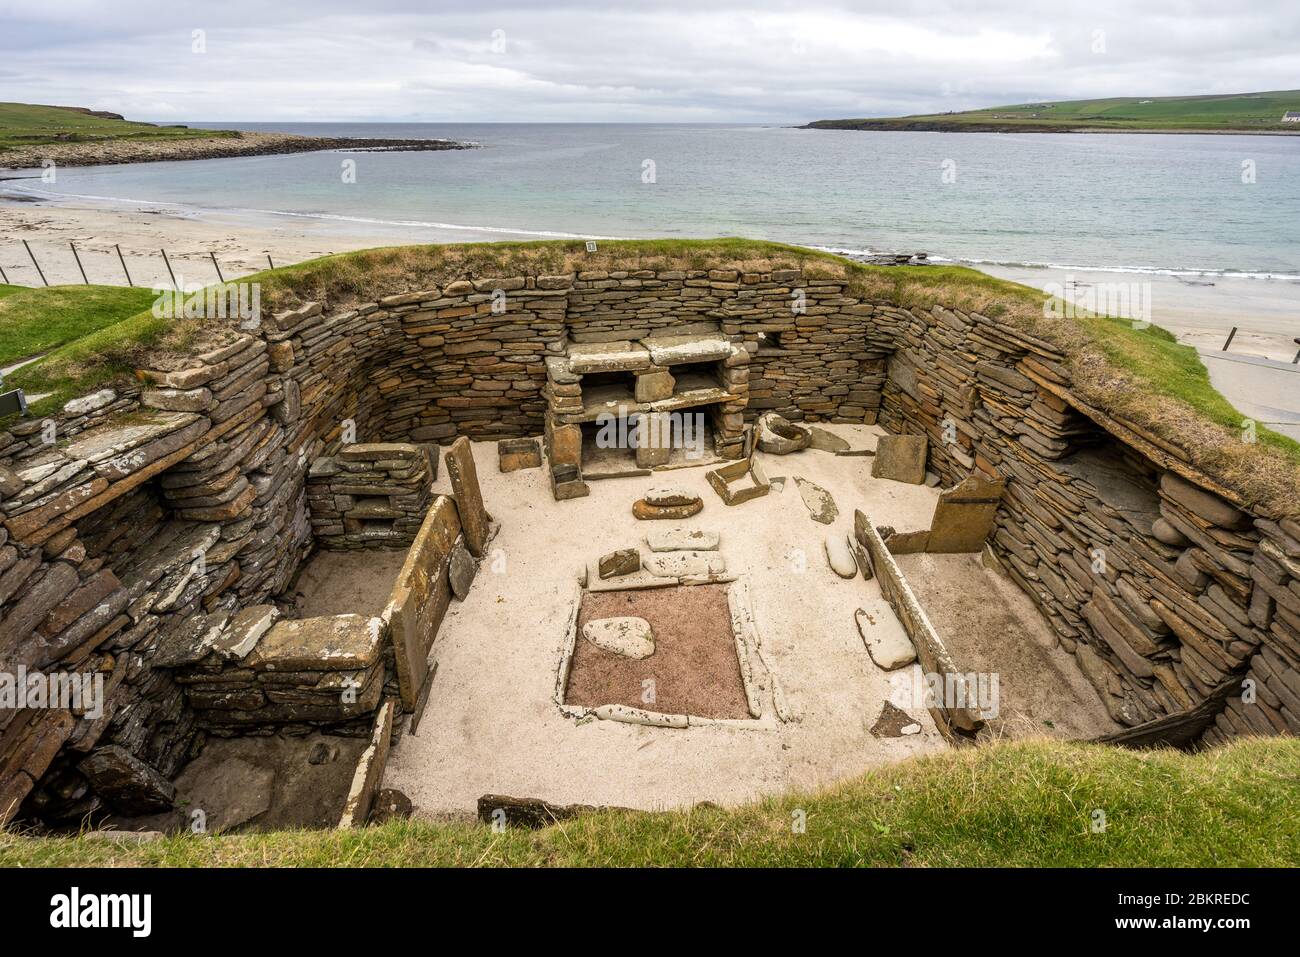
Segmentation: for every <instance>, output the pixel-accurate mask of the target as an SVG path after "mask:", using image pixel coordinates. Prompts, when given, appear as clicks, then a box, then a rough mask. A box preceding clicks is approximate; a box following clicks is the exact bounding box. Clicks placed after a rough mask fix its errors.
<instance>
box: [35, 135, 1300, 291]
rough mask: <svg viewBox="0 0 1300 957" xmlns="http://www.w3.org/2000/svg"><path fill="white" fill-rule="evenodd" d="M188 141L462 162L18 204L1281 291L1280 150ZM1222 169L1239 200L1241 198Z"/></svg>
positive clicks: (1291, 157)
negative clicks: (999, 267)
mask: <svg viewBox="0 0 1300 957" xmlns="http://www.w3.org/2000/svg"><path fill="white" fill-rule="evenodd" d="M203 125H212V126H227V127H229V126H236V127H238V128H241V129H274V130H282V131H286V132H294V133H319V134H329V135H350V136H407V137H409V136H414V137H437V138H450V139H458V140H472V141H474V142H477V143H479V144H481V148H480V149H475V150H470V151H456V152H437V153H352V154H341V153H311V154H299V155H294V156H267V157H248V158H241V159H229V160H208V161H205V162H181V163H150V164H140V165H135V166H117V167H99V168H92V169H65V170H60V171H59V176H58V183H57V185H56V186H54V187H44V186H41V187H40V188H42V189H53V190H54V191H56V192H60V193H69V194H75V195H80V196H97V197H110V198H116V199H123V200H132V201H147V202H171V203H178V204H183V205H189V206H196V207H205V208H216V209H231V208H233V209H242V210H250V211H256V212H255V213H252V215H257V216H265V217H283V216H310V217H319V218H322V219H326V220H335V221H339V222H340V223H341V224H342V223H348V222H352V221H360V222H370V223H376V222H378V223H384V222H391V223H400V224H404V225H406V226H408V227H410V226H414V227H416V228H417V229H427V230H428V234H429V239H430V241H449V240H456V239H463V240H473V239H516V238H530V237H533V238H542V237H548V236H581V237H651V236H653V237H703V236H721V235H741V236H749V237H754V238H759V239H771V240H779V241H784V242H791V243H800V244H804V245H812V246H818V247H823V248H828V249H835V250H841V251H854V252H866V251H871V252H916V251H924V252H927V253H929V254H930V255H931V257H932V258H936V259H946V260H956V261H964V262H976V263H1007V264H1019V263H1025V264H1045V265H1057V266H1066V267H1070V268H1089V267H1095V268H1106V269H1137V270H1154V271H1171V272H1179V271H1206V272H1213V273H1220V272H1229V273H1233V272H1235V273H1244V274H1272V275H1285V276H1289V277H1291V276H1300V137H1265V136H1160V135H1145V134H1076V135H1041V134H1040V135H1034V134H1023V135H1017V134H981V133H962V134H951V133H949V134H944V133H867V132H832V131H817V130H793V129H782V128H772V127H752V126H709V125H585V124H537V125H530V124H500V125H498V124H341V123H339V124H335V123H327V124H318V123H312V124H239V123H225V124H203ZM345 159H354V160H355V161H356V182H355V183H350V184H349V183H344V182H343V181H342V176H341V163H342V162H343V160H345ZM647 160H649V161H653V164H654V167H653V173H654V177H653V178H654V182H651V183H647V182H644V181H643V179H644V178H646V176H645V171H646V169H647V167H646V165H645V164H646V161H647ZM1243 162H1248V163H1252V164H1253V167H1254V171H1255V182H1253V183H1243V182H1242V178H1243ZM945 170H947V171H948V173H949V176H948V178H949V179H952V180H953V181H952V182H945V181H944V180H945V176H944V174H945ZM953 173H955V177H954V176H953V175H952V174H953ZM22 185H24V186H28V185H29V184H27V183H24V184H22ZM30 185H31V186H33V187H35V186H39V184H34V183H33V184H30Z"/></svg>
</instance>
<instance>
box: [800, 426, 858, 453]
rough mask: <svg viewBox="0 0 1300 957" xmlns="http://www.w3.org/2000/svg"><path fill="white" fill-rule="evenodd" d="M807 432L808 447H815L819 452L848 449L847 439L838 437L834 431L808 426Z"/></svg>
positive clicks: (844, 450)
mask: <svg viewBox="0 0 1300 957" xmlns="http://www.w3.org/2000/svg"><path fill="white" fill-rule="evenodd" d="M808 434H809V439H808V448H810V449H817V450H818V451H821V452H847V451H848V450H849V443H848V440H847V439H842V438H840V437H839V436H838V435H836V434H835V433H834V432H828V431H827V430H826V429H819V428H817V427H816V426H810V427H809V429H808Z"/></svg>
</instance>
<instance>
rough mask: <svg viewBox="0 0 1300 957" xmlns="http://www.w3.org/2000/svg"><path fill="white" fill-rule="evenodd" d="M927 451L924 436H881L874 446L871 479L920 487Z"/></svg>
mask: <svg viewBox="0 0 1300 957" xmlns="http://www.w3.org/2000/svg"><path fill="white" fill-rule="evenodd" d="M928 451H929V442H928V441H927V440H926V437H925V436H924V435H882V436H881V437H880V441H879V442H877V444H876V457H875V458H874V459H872V460H871V477H872V478H882V479H893V480H894V481H895V482H906V483H907V484H908V485H920V484H921V483H922V482H924V481H925V456H926V453H927V452H928Z"/></svg>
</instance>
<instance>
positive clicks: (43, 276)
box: [23, 239, 50, 286]
mask: <svg viewBox="0 0 1300 957" xmlns="http://www.w3.org/2000/svg"><path fill="white" fill-rule="evenodd" d="M23 245H24V246H27V240H25V239H24V240H23ZM27 255H28V256H31V257H32V265H33V266H35V267H36V272H37V273H38V274H39V275H40V277H41V282H43V283H45V285H47V286H48V285H49V284H50V281H49V280H48V279H46V278H45V270H43V269H42V268H41V264H40V263H38V262H37V261H36V254H35V253H34V252H32V247H31V246H27Z"/></svg>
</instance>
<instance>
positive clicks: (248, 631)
mask: <svg viewBox="0 0 1300 957" xmlns="http://www.w3.org/2000/svg"><path fill="white" fill-rule="evenodd" d="M279 617H280V609H278V608H276V607H275V606H274V605H250V606H249V607H247V608H244V609H242V610H241V611H240V612H239V613H238V614H236V615H235V617H234V618H232V619H230V623H229V624H228V625H227V626H226V628H225V630H224V631H223V632H222V633H221V635H220V637H218V638H216V639H215V640H214V641H213V642H212V645H211V647H212V650H213V651H215V652H216V653H217V654H218V655H220V656H221V657H222V658H226V659H228V660H238V659H241V658H245V657H247V656H248V653H249V652H250V651H252V650H253V649H254V648H255V647H257V643H258V641H260V640H261V638H262V636H263V635H265V634H266V633H267V632H268V631H270V630H271V626H272V625H274V624H275V623H276V621H277V620H278V619H279Z"/></svg>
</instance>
